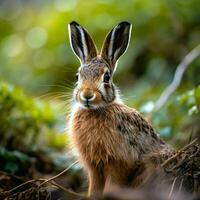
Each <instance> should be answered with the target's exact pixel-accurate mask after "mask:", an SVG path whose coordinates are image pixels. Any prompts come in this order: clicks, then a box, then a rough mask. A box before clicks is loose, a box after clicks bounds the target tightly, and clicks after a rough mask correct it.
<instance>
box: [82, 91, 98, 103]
mask: <svg viewBox="0 0 200 200" xmlns="http://www.w3.org/2000/svg"><path fill="white" fill-rule="evenodd" d="M80 97H81V99H82V100H83V101H86V100H87V101H92V100H93V99H94V98H95V95H94V93H92V92H81V94H80Z"/></svg>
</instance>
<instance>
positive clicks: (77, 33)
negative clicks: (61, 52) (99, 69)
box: [68, 21, 97, 63]
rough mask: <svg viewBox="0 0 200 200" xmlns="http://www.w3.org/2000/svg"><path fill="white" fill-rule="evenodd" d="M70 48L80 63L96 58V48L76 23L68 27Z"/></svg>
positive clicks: (85, 32)
mask: <svg viewBox="0 0 200 200" xmlns="http://www.w3.org/2000/svg"><path fill="white" fill-rule="evenodd" d="M68 29H69V38H70V43H71V48H72V50H73V51H74V53H75V55H76V56H77V57H78V58H79V59H80V61H81V63H87V62H89V61H90V60H91V59H92V58H94V57H96V56H97V49H96V46H95V44H94V42H93V40H92V38H91V37H90V35H89V33H88V32H87V31H86V30H85V29H84V28H83V27H81V26H80V25H79V24H78V23H77V22H75V21H73V22H71V23H70V24H69V25H68Z"/></svg>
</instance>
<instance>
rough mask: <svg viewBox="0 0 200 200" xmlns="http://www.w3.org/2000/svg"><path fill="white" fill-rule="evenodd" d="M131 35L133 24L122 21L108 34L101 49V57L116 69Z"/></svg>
mask: <svg viewBox="0 0 200 200" xmlns="http://www.w3.org/2000/svg"><path fill="white" fill-rule="evenodd" d="M130 35H131V24H130V23H128V22H121V23H120V24H118V25H117V26H116V27H114V28H113V29H112V30H111V31H110V33H108V35H107V36H106V38H105V40H104V43H103V47H102V50H101V57H102V58H104V59H105V60H106V61H107V62H108V63H109V65H110V66H111V68H112V69H111V71H113V70H114V67H115V64H116V62H117V60H118V59H119V57H120V56H121V55H123V53H124V52H125V51H126V49H127V47H128V44H129V40H130Z"/></svg>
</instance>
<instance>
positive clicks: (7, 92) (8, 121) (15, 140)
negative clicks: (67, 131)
mask: <svg viewBox="0 0 200 200" xmlns="http://www.w3.org/2000/svg"><path fill="white" fill-rule="evenodd" d="M0 124H1V126H0V135H1V140H0V145H1V146H5V147H7V148H9V149H22V150H27V148H28V149H29V150H31V149H32V150H34V149H38V148H45V147H48V146H55V147H57V148H58V147H59V148H63V147H64V145H65V142H66V139H65V137H66V135H64V134H63V135H62V134H56V129H55V126H56V125H57V126H58V125H59V121H58V115H57V116H56V115H55V111H54V110H53V109H52V108H51V106H50V105H49V104H47V103H45V102H42V101H39V100H34V99H33V98H30V97H27V96H26V95H25V94H24V93H23V91H22V90H21V89H20V88H17V87H14V86H12V85H8V84H5V83H3V82H1V83H0ZM64 136H65V137H64ZM60 137H61V138H60Z"/></svg>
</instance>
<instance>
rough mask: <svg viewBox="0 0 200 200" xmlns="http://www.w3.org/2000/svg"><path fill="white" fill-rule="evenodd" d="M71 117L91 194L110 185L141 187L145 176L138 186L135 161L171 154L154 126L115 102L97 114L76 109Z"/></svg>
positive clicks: (76, 143) (130, 109)
mask: <svg viewBox="0 0 200 200" xmlns="http://www.w3.org/2000/svg"><path fill="white" fill-rule="evenodd" d="M72 118H73V119H72V120H73V125H72V133H73V141H74V144H75V146H76V148H77V149H78V152H79V156H80V160H81V162H82V163H83V164H84V167H85V168H86V169H87V170H88V171H89V177H90V179H91V180H90V184H92V185H90V193H92V192H93V191H94V190H97V192H100V191H99V190H103V188H104V186H105V184H108V182H111V184H116V185H121V186H123V185H127V186H128V185H129V186H130V185H131V184H132V185H134V186H136V185H139V184H141V183H142V182H143V181H142V180H145V179H146V174H145V176H144V177H143V178H140V180H139V179H137V182H138V183H136V182H134V180H132V178H133V177H134V176H136V175H135V173H138V169H137V164H136V162H137V161H138V160H143V159H145V157H146V156H147V155H151V154H153V153H158V152H159V153H162V152H164V151H168V152H170V151H171V150H170V149H169V147H168V146H167V145H166V144H165V143H164V142H163V141H162V140H161V139H160V138H159V137H158V136H157V134H156V133H155V132H154V130H153V128H152V127H151V125H150V124H149V123H148V122H147V121H146V120H145V119H144V118H143V117H142V116H141V115H140V114H139V113H138V112H137V111H136V110H135V109H132V108H129V107H127V106H125V105H122V104H118V103H113V104H111V105H108V106H107V107H105V108H102V109H101V110H98V111H97V110H82V109H77V110H76V111H75V113H74V115H73V117H72ZM136 169H137V170H136ZM138 175H139V174H138ZM131 177H132V178H131ZM106 182H107V183H106ZM96 185H98V186H96Z"/></svg>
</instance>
